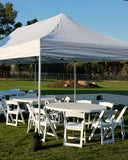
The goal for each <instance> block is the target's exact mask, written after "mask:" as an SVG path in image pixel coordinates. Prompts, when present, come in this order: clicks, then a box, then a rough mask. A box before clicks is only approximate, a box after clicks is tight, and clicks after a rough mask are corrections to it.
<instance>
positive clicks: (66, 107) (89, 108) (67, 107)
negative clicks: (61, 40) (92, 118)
mask: <svg viewBox="0 0 128 160" xmlns="http://www.w3.org/2000/svg"><path fill="white" fill-rule="evenodd" d="M45 107H46V108H47V109H50V110H56V111H62V112H65V111H79V112H84V113H94V112H100V111H101V110H106V107H105V106H101V105H99V104H88V103H74V102H69V103H64V102H63V103H59V102H56V103H50V104H47V105H46V106H45Z"/></svg>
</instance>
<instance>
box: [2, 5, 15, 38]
mask: <svg viewBox="0 0 128 160" xmlns="http://www.w3.org/2000/svg"><path fill="white" fill-rule="evenodd" d="M16 16H17V11H16V10H14V9H13V4H12V3H9V2H8V3H6V4H5V6H4V5H3V4H2V3H0V38H4V37H5V36H7V35H9V34H10V33H11V32H12V31H13V30H14V29H15V27H14V25H15V19H16Z"/></svg>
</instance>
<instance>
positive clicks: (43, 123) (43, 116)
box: [26, 103, 58, 142]
mask: <svg viewBox="0 0 128 160" xmlns="http://www.w3.org/2000/svg"><path fill="white" fill-rule="evenodd" d="M26 105H27V108H28V110H29V120H28V129H27V132H29V130H30V129H31V127H32V125H33V126H34V125H35V132H37V130H39V117H40V134H42V132H43V139H42V141H43V142H45V139H46V135H50V136H55V138H56V139H58V136H57V134H56V132H55V129H54V125H56V124H57V123H58V122H57V121H54V120H50V118H49V115H48V113H47V110H46V109H45V108H44V109H40V116H39V114H38V108H34V107H33V106H32V104H30V103H28V104H26ZM48 127H50V128H51V130H52V132H48V131H47V128H48Z"/></svg>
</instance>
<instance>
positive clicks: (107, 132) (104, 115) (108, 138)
mask: <svg viewBox="0 0 128 160" xmlns="http://www.w3.org/2000/svg"><path fill="white" fill-rule="evenodd" d="M126 109H127V106H125V107H124V108H123V109H122V111H121V112H120V114H119V115H118V117H117V118H116V119H115V116H116V113H117V111H118V110H102V111H101V113H100V115H99V118H98V119H97V121H95V122H93V123H92V127H91V128H92V132H91V134H90V136H89V139H88V140H92V138H93V137H95V136H97V134H96V129H97V128H99V129H100V136H101V144H105V143H111V142H114V141H115V139H114V129H115V128H116V126H117V125H120V126H121V134H122V140H123V139H124V137H125V127H124V120H123V115H124V113H125V111H126ZM64 117H65V121H64V141H63V145H64V146H75V147H82V145H83V142H84V143H85V142H86V124H85V117H84V114H83V113H79V112H75V111H67V112H65V114H64ZM71 118H76V120H77V118H79V121H71ZM80 119H81V120H80ZM68 130H70V131H79V132H80V137H79V138H78V137H75V136H73V137H71V136H68V135H69V133H70V132H69V133H68V134H67V132H68ZM98 136H99V134H98ZM68 139H72V140H73V139H74V140H78V139H79V140H80V141H79V144H78V143H74V141H73V143H72V141H68Z"/></svg>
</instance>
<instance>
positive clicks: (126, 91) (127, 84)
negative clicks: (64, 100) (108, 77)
mask: <svg viewBox="0 0 128 160" xmlns="http://www.w3.org/2000/svg"><path fill="white" fill-rule="evenodd" d="M54 82H55V80H52V81H51V80H49V81H42V82H41V90H42V94H73V89H68V88H48V87H46V86H47V85H49V84H51V83H54ZM97 84H98V85H99V86H101V87H102V88H89V89H88V88H82V89H77V93H78V94H80V93H81V94H87V93H113V94H122V95H128V81H121V82H108V81H102V82H97ZM12 88H19V89H21V90H24V91H27V90H29V89H34V81H16V80H13V81H12V80H7V81H0V90H10V89H12Z"/></svg>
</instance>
